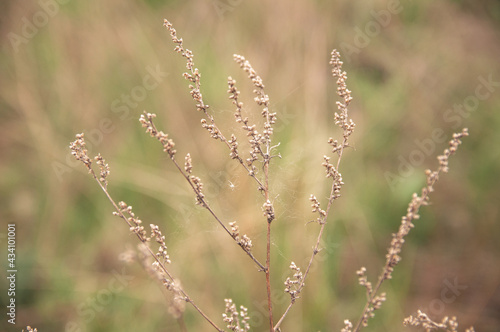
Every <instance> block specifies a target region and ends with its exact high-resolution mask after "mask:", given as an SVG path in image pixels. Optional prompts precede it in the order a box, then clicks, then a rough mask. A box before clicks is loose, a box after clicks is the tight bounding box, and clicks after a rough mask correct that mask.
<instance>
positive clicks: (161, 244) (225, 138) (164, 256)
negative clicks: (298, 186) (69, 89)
mask: <svg viewBox="0 0 500 332" xmlns="http://www.w3.org/2000/svg"><path fill="white" fill-rule="evenodd" d="M164 25H165V27H166V28H167V29H168V31H169V32H170V35H171V39H172V41H173V42H174V43H175V44H176V46H175V51H176V52H177V53H179V54H180V55H181V56H182V57H183V58H185V60H186V68H187V72H185V73H184V74H183V76H184V78H185V79H186V80H187V81H188V82H189V84H188V88H189V91H190V94H191V97H192V99H193V100H194V102H195V106H196V109H197V111H199V112H201V113H202V116H203V118H202V119H201V126H202V128H204V129H206V130H207V131H208V133H209V135H210V137H211V138H213V139H214V140H215V141H220V142H222V144H224V145H225V146H226V147H227V149H228V152H229V157H230V159H232V160H235V162H236V163H238V164H239V165H240V167H242V168H243V169H244V170H245V172H246V173H247V174H248V175H249V176H250V177H251V178H252V179H253V181H254V183H255V186H256V189H257V190H258V191H259V192H260V193H261V194H262V207H261V209H262V216H263V220H262V225H263V227H264V228H265V229H266V234H267V236H266V243H265V247H266V251H265V252H266V254H265V258H263V259H262V260H261V259H259V258H257V257H256V256H255V255H254V253H253V252H252V248H253V246H254V243H253V242H252V240H251V239H250V237H249V236H248V235H246V234H243V235H242V234H241V232H240V227H239V226H238V223H237V221H234V220H232V221H227V220H224V219H223V218H222V217H220V216H219V213H218V212H217V211H215V210H214V209H213V208H212V206H211V205H210V203H209V201H208V199H207V197H206V196H205V194H204V191H203V188H204V186H203V182H202V180H201V179H200V178H199V177H198V176H196V175H195V173H194V167H193V158H192V156H191V154H189V153H188V154H187V155H186V156H184V158H183V159H184V160H183V164H182V163H181V162H179V161H178V159H177V151H176V150H175V146H176V145H175V143H174V141H173V140H172V139H171V138H170V137H169V135H168V134H166V133H164V132H163V131H161V130H159V129H157V126H156V124H155V118H156V115H155V114H153V113H148V112H144V113H143V114H142V115H141V116H140V119H139V121H140V123H141V125H142V127H144V128H145V129H146V133H147V134H149V135H150V136H151V137H152V138H154V139H156V140H157V141H158V142H159V143H160V144H161V146H162V148H163V151H164V152H165V153H166V154H167V155H168V157H169V159H170V160H171V162H172V163H173V165H174V167H175V168H176V169H177V170H178V171H179V173H180V174H181V175H182V177H183V178H184V179H185V180H186V182H187V183H188V185H189V187H190V188H191V189H192V190H193V193H194V197H195V203H196V204H197V205H199V206H201V207H203V208H204V209H206V210H207V212H208V213H209V214H210V215H211V216H212V218H213V219H214V220H215V221H216V222H217V223H218V224H219V225H220V227H221V228H222V229H223V230H224V231H225V232H226V233H227V234H228V235H229V238H230V239H231V241H234V242H235V243H236V244H237V245H238V246H239V247H240V249H241V250H242V251H243V252H244V253H245V255H246V256H247V257H248V258H249V259H250V260H251V261H252V262H253V264H255V266H256V267H257V268H258V269H259V271H261V272H263V273H264V274H265V280H266V284H265V288H266V291H267V310H268V322H269V331H280V327H281V325H282V323H283V321H284V320H285V318H286V317H287V315H288V313H289V312H290V310H291V309H292V307H293V305H294V304H295V303H297V301H298V300H299V299H300V294H301V292H302V291H303V290H304V287H305V285H306V279H307V277H308V276H309V274H310V272H311V266H312V264H313V262H314V260H315V257H316V256H317V255H318V253H319V252H320V251H321V246H320V243H321V241H322V236H323V234H324V232H325V227H326V225H327V220H328V217H329V215H330V212H331V210H332V207H333V203H334V202H335V201H336V200H337V199H338V198H340V195H341V194H340V192H341V189H342V186H343V184H344V182H343V179H342V174H341V173H340V164H341V160H342V158H343V155H344V150H345V149H346V148H348V147H349V138H350V136H351V134H352V133H353V132H354V129H355V123H354V122H353V120H352V119H351V118H350V117H349V113H348V108H349V105H350V103H351V101H352V97H351V91H349V90H348V89H347V86H346V79H347V74H346V72H345V71H343V70H342V61H340V54H339V53H338V52H337V51H336V50H333V51H332V53H331V61H330V64H331V65H332V75H333V77H335V78H336V80H337V82H336V83H337V94H338V96H339V97H340V98H341V101H337V108H338V111H337V112H335V113H334V120H335V124H336V125H337V126H338V127H339V128H340V129H341V136H340V137H339V138H338V139H334V138H331V137H330V138H329V139H328V140H326V142H327V144H329V145H330V146H331V152H332V156H326V155H325V156H324V157H323V163H322V166H323V167H324V169H325V177H326V178H327V179H329V180H328V181H331V188H330V194H329V196H328V198H327V200H326V202H324V203H323V204H325V206H326V207H324V208H322V205H321V204H322V203H321V202H320V200H318V198H316V196H315V195H313V194H311V195H310V198H309V200H310V202H311V208H312V212H313V214H315V220H313V221H311V222H312V223H316V224H317V225H318V234H317V237H316V241H315V243H314V244H313V249H312V252H311V254H310V258H309V261H308V264H307V265H306V266H305V269H303V270H302V269H301V268H300V267H299V266H297V265H296V263H294V262H291V263H290V266H289V267H290V271H291V274H290V276H289V277H288V278H286V280H285V281H284V285H285V287H284V292H286V293H288V294H289V296H290V302H289V304H288V306H287V307H286V309H285V310H284V312H283V313H282V314H281V315H280V316H279V319H277V321H276V322H275V320H274V315H273V302H272V297H271V292H272V289H271V271H272V269H271V234H272V230H273V227H272V225H273V222H274V220H275V219H276V213H275V208H274V205H273V203H272V199H271V197H273V194H272V193H271V190H270V187H269V179H270V172H269V165H270V164H271V162H272V161H273V160H274V159H275V157H278V158H281V155H280V154H279V153H277V152H276V149H277V148H278V146H279V144H274V145H273V143H272V138H273V132H274V129H273V125H274V124H275V123H276V121H277V116H276V113H272V112H271V111H270V109H269V105H270V104H269V103H270V101H269V96H268V95H267V94H266V92H265V86H264V83H263V80H262V78H261V77H260V76H259V75H258V74H257V72H256V71H255V70H254V68H253V67H252V65H251V64H250V62H249V61H248V60H246V59H245V58H244V57H243V56H241V55H234V61H235V62H236V63H237V64H238V65H239V66H240V67H241V69H242V70H243V71H244V72H245V74H246V75H247V76H248V78H249V79H250V81H251V82H252V84H253V93H254V95H255V97H254V101H255V102H256V104H257V105H258V106H259V107H260V108H261V116H262V121H261V123H260V124H254V123H251V121H250V120H249V118H248V117H246V116H245V114H244V105H243V103H242V101H241V100H240V98H239V96H240V91H239V90H238V88H237V85H236V81H235V80H234V79H233V78H232V77H228V80H227V82H228V90H227V92H228V94H229V99H230V100H231V102H232V104H233V106H234V108H235V110H234V117H235V120H236V123H238V124H239V125H240V126H241V128H242V129H243V131H244V132H245V133H246V140H247V142H248V144H249V147H250V149H249V151H248V152H246V153H245V152H242V151H240V149H239V143H238V142H239V141H238V138H237V136H236V135H235V134H234V133H230V134H227V133H224V132H223V131H222V130H221V129H220V127H219V126H218V125H217V121H216V119H215V117H214V115H213V114H212V113H211V112H210V106H209V105H208V104H207V103H206V102H205V100H204V98H203V94H202V92H201V74H200V72H199V70H198V69H197V68H196V67H195V65H194V60H193V59H194V57H193V53H192V52H191V51H190V50H189V49H187V48H185V47H184V43H183V40H182V38H179V37H178V36H177V32H176V30H175V29H174V28H173V26H172V24H171V23H170V22H169V21H167V20H165V22H164ZM467 135H468V132H467V129H464V130H463V131H462V132H461V133H458V134H454V135H453V140H452V141H450V147H449V148H448V149H446V150H445V152H444V154H443V155H442V156H439V157H438V160H439V167H438V169H437V170H436V171H430V170H427V171H426V175H427V184H426V186H425V187H424V188H423V189H422V191H421V194H420V196H419V195H417V194H414V195H413V198H412V200H411V202H410V204H409V206H408V210H407V214H406V215H405V216H404V217H403V218H402V221H401V226H400V228H399V231H398V232H397V233H395V234H394V235H393V239H392V242H391V245H390V247H389V249H388V253H387V255H386V263H385V266H384V268H383V270H382V273H381V275H380V276H379V279H378V281H377V283H376V284H375V286H373V285H372V284H371V282H369V281H368V277H367V275H366V268H364V267H362V268H361V269H360V270H359V271H358V272H357V274H358V278H359V284H360V285H362V286H363V287H365V289H366V295H367V302H366V305H365V307H364V309H363V311H362V314H361V317H360V319H359V321H358V322H357V324H356V325H353V324H352V323H351V322H350V321H349V320H345V321H344V328H343V329H342V330H341V331H343V332H351V331H359V330H360V329H361V328H362V327H366V326H367V325H368V321H369V319H370V318H371V317H373V316H374V312H375V311H376V310H378V309H379V308H380V307H381V305H382V303H383V302H384V301H385V300H386V296H385V293H381V292H380V287H381V285H382V283H383V282H384V281H385V280H388V279H391V276H392V272H393V269H394V267H395V266H396V265H397V264H398V262H399V261H400V260H401V257H400V254H401V249H402V246H403V243H404V241H405V237H406V235H408V233H409V231H410V230H411V229H412V228H413V227H414V224H413V222H414V220H416V219H418V218H419V215H418V213H419V209H420V207H421V206H422V205H427V204H428V202H429V194H430V193H431V192H432V191H433V190H434V184H435V183H436V181H437V180H438V179H439V175H440V174H441V173H446V172H447V171H448V158H449V156H451V155H452V154H454V153H455V152H456V150H457V147H458V146H459V145H460V143H461V141H460V139H461V138H462V137H464V136H467ZM70 148H71V151H72V152H71V153H72V155H73V156H74V157H75V158H76V159H77V160H79V161H81V162H82V163H83V164H84V166H85V167H86V168H87V170H88V172H89V173H90V174H91V176H92V177H93V178H94V180H95V181H96V182H97V183H98V184H99V186H100V187H101V189H102V190H103V191H104V193H105V195H106V196H107V198H108V199H109V201H110V202H111V204H112V205H113V207H114V209H115V211H114V212H113V214H114V215H115V216H117V217H119V218H121V219H122V220H123V221H124V222H125V224H126V225H127V226H128V227H129V230H130V232H131V233H133V234H134V235H135V236H136V237H137V239H138V240H139V242H140V245H139V250H138V254H137V255H129V254H127V260H130V259H132V258H131V257H138V258H139V261H140V262H141V263H142V264H143V266H144V268H145V269H146V271H148V273H149V274H150V275H151V276H153V278H155V279H156V280H158V281H159V282H160V283H161V284H162V286H163V287H164V289H165V290H167V291H169V292H171V293H172V294H173V300H172V301H171V306H170V309H169V312H170V314H171V315H172V316H173V317H174V318H176V319H177V320H179V321H180V323H179V324H180V325H181V329H182V330H185V325H184V324H183V323H182V318H183V313H184V311H185V304H186V303H187V304H188V305H190V306H192V307H193V308H194V309H195V310H196V311H197V312H198V313H199V314H200V315H201V316H202V317H203V318H204V319H205V320H206V321H207V322H208V323H209V324H210V325H211V326H212V327H214V328H215V329H216V330H218V331H224V329H223V328H221V327H219V326H218V324H217V323H216V320H214V319H212V318H209V317H208V316H207V315H206V314H205V312H204V311H203V310H202V309H201V308H200V307H199V306H198V305H197V304H196V303H195V301H194V299H193V297H192V296H190V295H188V293H187V291H186V290H184V289H183V287H182V286H181V283H180V281H179V279H178V278H176V277H175V276H174V274H173V273H171V271H170V270H169V265H170V264H171V263H172V262H171V259H170V256H169V254H168V251H167V242H166V238H165V236H164V235H163V234H162V232H161V231H160V229H159V226H158V225H155V224H150V225H149V229H146V227H144V225H143V222H142V220H141V219H140V218H139V217H138V216H136V215H135V213H134V212H133V211H132V206H130V205H128V204H126V203H125V202H123V201H119V202H118V203H117V202H116V201H115V200H114V199H113V198H112V197H111V195H110V193H109V191H108V189H107V188H108V176H109V174H110V168H109V166H108V164H107V163H106V162H105V160H104V158H103V157H102V156H101V155H100V154H98V155H97V156H96V157H94V158H91V157H90V156H89V155H88V151H87V148H86V143H85V139H84V134H78V135H76V140H75V141H74V142H72V143H71V145H70ZM94 162H95V164H96V165H97V168H98V170H94ZM222 321H223V322H224V323H225V324H226V326H225V327H226V328H227V329H229V330H231V331H241V332H243V331H249V330H250V325H249V315H248V310H247V308H245V307H244V306H240V310H239V311H238V310H237V306H236V304H234V303H233V300H232V299H225V311H224V313H223V314H222ZM405 324H406V325H413V326H422V327H424V328H426V329H427V330H428V331H430V330H432V329H438V328H440V329H446V330H447V331H456V326H457V324H456V319H454V318H453V319H448V318H446V319H444V320H443V322H442V323H434V322H432V321H431V320H430V319H429V318H428V317H427V316H426V315H425V314H423V313H420V312H419V315H418V316H417V317H409V318H407V319H406V320H405ZM467 331H473V329H472V328H471V329H469V330H467Z"/></svg>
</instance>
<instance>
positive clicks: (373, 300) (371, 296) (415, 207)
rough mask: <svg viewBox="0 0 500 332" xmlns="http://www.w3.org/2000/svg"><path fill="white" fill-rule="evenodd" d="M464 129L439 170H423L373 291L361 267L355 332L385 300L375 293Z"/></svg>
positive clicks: (441, 159) (388, 276) (442, 157)
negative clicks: (361, 299)
mask: <svg viewBox="0 0 500 332" xmlns="http://www.w3.org/2000/svg"><path fill="white" fill-rule="evenodd" d="M468 135H469V133H468V130H467V128H464V129H462V132H460V133H455V134H453V139H452V140H451V141H450V142H449V148H447V149H445V150H444V153H443V154H442V155H440V156H438V157H437V159H438V161H439V167H438V169H437V170H436V171H431V170H426V171H425V174H426V178H427V179H426V186H425V187H423V188H422V191H421V194H420V196H418V195H417V194H416V193H415V194H413V197H412V200H411V201H410V203H409V204H408V209H407V213H406V215H405V216H403V217H402V220H401V225H400V227H399V230H398V232H397V233H395V234H393V239H392V241H391V246H390V247H389V248H388V252H387V255H386V262H385V265H384V268H383V270H382V272H381V274H380V275H379V277H378V280H377V283H376V284H375V286H374V287H373V288H372V286H371V283H369V282H368V281H367V279H366V276H365V272H366V269H365V268H362V269H361V270H360V271H358V275H359V276H360V277H361V278H360V284H361V285H362V286H364V287H366V289H367V295H368V299H367V302H366V304H365V306H364V308H363V311H362V314H361V317H360V318H359V320H358V322H357V323H356V325H355V327H354V330H353V331H354V332H357V331H359V330H361V328H362V327H366V326H367V325H368V319H369V318H371V317H373V311H375V310H377V309H379V308H380V306H381V304H382V302H383V301H384V300H385V294H384V293H382V294H380V295H379V294H378V292H379V289H380V287H381V286H382V283H383V282H384V281H385V280H388V279H391V278H392V272H393V270H394V267H395V266H396V265H397V264H398V263H399V261H400V260H401V257H400V256H399V254H400V253H401V249H402V246H403V243H404V242H405V240H404V237H405V236H406V235H408V233H409V232H410V230H411V229H412V228H413V227H414V224H413V221H414V220H417V219H419V217H420V215H419V210H420V207H421V206H422V205H428V204H429V195H430V193H431V192H433V191H434V185H435V184H436V182H437V181H438V180H439V175H440V174H441V173H447V172H448V158H449V157H450V156H451V155H453V154H455V152H456V151H457V148H458V146H459V145H460V144H461V143H462V141H461V140H460V139H461V138H462V137H464V136H468Z"/></svg>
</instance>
